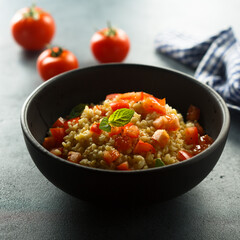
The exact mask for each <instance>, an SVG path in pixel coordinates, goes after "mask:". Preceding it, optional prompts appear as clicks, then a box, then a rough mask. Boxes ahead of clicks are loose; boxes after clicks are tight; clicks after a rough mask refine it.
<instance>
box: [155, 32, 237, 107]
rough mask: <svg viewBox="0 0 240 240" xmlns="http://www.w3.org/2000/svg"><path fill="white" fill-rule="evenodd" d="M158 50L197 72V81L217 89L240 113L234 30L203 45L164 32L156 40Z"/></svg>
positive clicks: (174, 33) (183, 36)
mask: <svg viewBox="0 0 240 240" xmlns="http://www.w3.org/2000/svg"><path fill="white" fill-rule="evenodd" d="M155 47H156V50H157V51H158V52H160V53H162V54H165V55H167V56H169V57H171V58H174V59H175V60H177V61H179V62H181V63H182V64H185V65H187V66H189V67H191V68H192V69H194V70H195V78H197V79H198V80H200V81H202V82H204V83H206V84H208V85H209V86H211V87H212V88H213V89H215V90H216V91H217V92H218V93H219V94H220V95H221V96H222V97H223V98H224V99H225V101H226V102H227V103H228V104H229V106H235V107H236V108H239V109H240V49H239V43H238V41H237V40H236V38H235V36H234V33H233V30H232V28H228V29H226V30H224V31H221V32H220V33H218V34H217V35H215V36H212V37H210V38H209V39H206V40H204V41H196V40H195V39H193V38H191V37H189V36H186V35H184V34H181V33H178V32H173V31H172V32H164V33H160V34H158V35H157V37H156V39H155Z"/></svg>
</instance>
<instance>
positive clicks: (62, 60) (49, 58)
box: [37, 47, 78, 81]
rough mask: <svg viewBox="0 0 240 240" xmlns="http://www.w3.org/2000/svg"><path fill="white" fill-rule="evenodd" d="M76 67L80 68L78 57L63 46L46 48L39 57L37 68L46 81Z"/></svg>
mask: <svg viewBox="0 0 240 240" xmlns="http://www.w3.org/2000/svg"><path fill="white" fill-rule="evenodd" d="M75 68H78V60H77V58H76V57H75V55H74V54H73V53H72V52H70V51H68V50H66V49H62V48H61V47H52V48H49V49H46V50H45V51H43V52H42V53H41V54H40V55H39V57H38V59H37V70H38V72H39V74H40V76H41V77H42V79H43V80H44V81H46V80H48V79H49V78H51V77H54V76H56V75H58V74H60V73H63V72H66V71H70V70H73V69H75Z"/></svg>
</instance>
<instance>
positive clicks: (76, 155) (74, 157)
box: [67, 151, 82, 163]
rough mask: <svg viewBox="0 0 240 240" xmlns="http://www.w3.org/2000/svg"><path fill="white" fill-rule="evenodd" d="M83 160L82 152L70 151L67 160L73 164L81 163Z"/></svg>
mask: <svg viewBox="0 0 240 240" xmlns="http://www.w3.org/2000/svg"><path fill="white" fill-rule="evenodd" d="M81 159H82V155H81V153H80V152H74V151H70V152H68V157H67V160H68V161H70V162H73V163H79V162H80V160H81Z"/></svg>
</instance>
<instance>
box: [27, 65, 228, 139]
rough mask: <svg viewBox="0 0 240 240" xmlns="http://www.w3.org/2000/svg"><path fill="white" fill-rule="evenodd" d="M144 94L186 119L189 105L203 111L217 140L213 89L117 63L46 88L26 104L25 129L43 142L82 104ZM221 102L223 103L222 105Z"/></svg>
mask: <svg viewBox="0 0 240 240" xmlns="http://www.w3.org/2000/svg"><path fill="white" fill-rule="evenodd" d="M128 91H144V92H147V93H151V94H153V95H154V96H156V97H158V98H166V102H167V103H168V104H169V105H170V106H172V107H174V108H176V109H177V110H178V111H179V112H180V113H182V114H183V116H184V117H185V116H186V111H187V109H188V107H189V105H190V104H194V105H196V106H198V107H199V108H200V109H201V118H200V123H201V124H202V125H203V126H204V129H205V130H206V132H207V133H208V134H209V135H210V136H212V137H213V138H214V139H216V138H217V136H218V134H219V132H220V130H221V128H222V125H223V121H224V119H223V118H224V111H226V109H224V107H225V106H224V104H223V101H222V99H221V98H220V97H219V96H218V95H217V94H216V93H215V92H214V91H212V90H211V89H210V88H209V87H207V86H205V85H203V84H201V83H199V82H198V81H197V80H194V79H193V78H191V77H189V76H186V75H183V74H181V73H178V72H174V71H170V70H167V69H161V68H156V67H150V66H143V65H134V64H113V65H111V64H110V65H102V66H95V67H90V68H85V69H80V70H79V69H78V70H74V71H72V72H69V73H65V74H62V75H59V76H57V77H55V78H54V79H52V80H49V81H47V82H45V83H44V84H42V85H41V86H40V87H39V88H38V89H37V90H36V91H35V92H34V93H33V94H32V95H31V96H30V99H29V100H30V101H27V105H26V108H25V110H26V122H27V126H28V128H29V130H30V132H31V134H32V135H33V136H34V138H35V139H36V140H37V142H38V143H40V144H41V143H42V141H43V138H44V137H45V135H46V132H47V131H48V129H49V127H50V126H51V125H52V124H53V122H54V121H55V120H56V119H57V118H58V117H59V116H66V115H67V114H68V113H69V111H70V110H71V109H72V107H74V106H75V105H77V104H79V103H95V104H96V103H99V102H101V101H102V100H104V99H105V96H106V95H107V94H110V93H116V92H118V93H122V92H128ZM219 103H221V104H219Z"/></svg>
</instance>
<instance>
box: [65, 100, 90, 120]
mask: <svg viewBox="0 0 240 240" xmlns="http://www.w3.org/2000/svg"><path fill="white" fill-rule="evenodd" d="M85 107H86V104H84V103H80V104H78V105H77V106H75V107H74V108H73V109H72V110H71V112H70V114H69V116H68V118H69V119H72V118H76V117H79V116H80V115H81V114H82V112H83V110H84V109H85Z"/></svg>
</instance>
